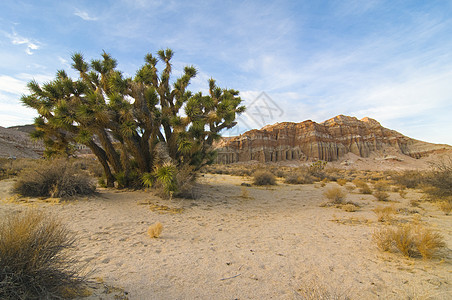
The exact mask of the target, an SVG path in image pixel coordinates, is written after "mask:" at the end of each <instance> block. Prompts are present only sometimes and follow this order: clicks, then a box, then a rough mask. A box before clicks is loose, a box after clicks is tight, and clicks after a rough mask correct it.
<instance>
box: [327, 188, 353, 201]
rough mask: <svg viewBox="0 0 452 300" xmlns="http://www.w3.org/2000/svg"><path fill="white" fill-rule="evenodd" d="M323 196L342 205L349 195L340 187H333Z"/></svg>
mask: <svg viewBox="0 0 452 300" xmlns="http://www.w3.org/2000/svg"><path fill="white" fill-rule="evenodd" d="M323 195H324V196H325V197H326V198H328V199H329V200H330V201H331V202H332V203H335V204H342V203H343V202H344V200H345V198H346V197H347V193H346V192H345V191H343V190H342V189H341V188H340V187H331V188H329V189H327V190H326V191H325V192H324V193H323Z"/></svg>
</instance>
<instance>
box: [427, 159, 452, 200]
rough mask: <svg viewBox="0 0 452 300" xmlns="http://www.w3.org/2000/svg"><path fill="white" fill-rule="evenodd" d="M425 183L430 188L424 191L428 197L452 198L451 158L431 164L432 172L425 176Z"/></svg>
mask: <svg viewBox="0 0 452 300" xmlns="http://www.w3.org/2000/svg"><path fill="white" fill-rule="evenodd" d="M425 183H426V184H427V185H429V186H430V189H428V190H427V191H426V192H427V194H429V195H430V197H432V198H436V199H437V198H447V197H452V157H449V158H448V159H443V160H442V161H440V162H439V163H435V164H432V171H431V172H430V173H428V174H427V175H426V180H425Z"/></svg>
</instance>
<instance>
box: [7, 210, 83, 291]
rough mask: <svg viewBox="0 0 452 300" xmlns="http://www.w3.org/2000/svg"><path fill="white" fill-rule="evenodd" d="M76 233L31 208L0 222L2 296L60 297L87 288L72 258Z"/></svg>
mask: <svg viewBox="0 0 452 300" xmlns="http://www.w3.org/2000/svg"><path fill="white" fill-rule="evenodd" d="M74 242H75V237H74V236H73V235H72V234H71V233H70V232H69V231H68V230H67V229H66V227H65V226H63V225H62V224H61V223H60V222H59V221H58V220H57V219H55V218H53V217H51V216H49V215H46V214H44V213H42V212H38V211H34V210H30V211H27V212H24V213H18V214H14V215H10V216H7V217H6V219H4V220H2V222H0V298H1V299H59V298H61V297H63V296H67V292H68V290H70V291H71V294H72V296H77V295H78V294H79V293H82V292H83V278H82V277H81V276H80V275H79V274H80V271H81V270H80V269H77V268H76V267H75V263H76V262H77V261H76V259H74V258H71V256H70V250H72V249H73V244H74Z"/></svg>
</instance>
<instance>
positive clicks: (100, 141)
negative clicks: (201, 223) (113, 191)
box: [21, 49, 245, 186]
mask: <svg viewBox="0 0 452 300" xmlns="http://www.w3.org/2000/svg"><path fill="white" fill-rule="evenodd" d="M157 54H158V55H157V57H154V56H153V55H152V54H147V55H146V57H145V64H144V66H143V67H141V68H140V69H139V70H138V71H137V73H136V75H135V77H134V78H127V77H124V76H123V74H122V73H121V72H120V71H118V70H117V69H116V65H117V63H116V60H114V59H113V58H112V57H111V56H110V55H109V54H107V53H105V52H104V53H103V54H102V59H99V60H92V61H91V62H90V63H87V62H86V61H85V59H84V58H83V56H82V54H80V53H75V54H74V55H73V56H72V60H73V64H72V67H73V68H74V69H75V70H77V71H78V73H79V78H78V79H77V80H73V79H71V78H70V77H68V75H67V73H66V72H65V71H58V72H57V74H56V78H55V79H54V80H53V81H51V82H49V83H46V84H44V85H42V86H40V85H39V84H38V83H37V82H36V81H31V82H29V83H28V88H29V90H30V92H31V94H30V95H28V96H23V97H22V99H21V101H22V102H23V103H24V104H25V105H26V106H28V107H31V108H33V109H35V110H36V111H37V112H38V114H39V116H38V117H37V118H36V119H35V126H36V131H35V132H34V133H32V137H34V138H39V139H43V140H44V143H45V145H46V152H45V154H46V155H47V156H51V155H54V154H61V153H63V154H65V155H69V154H70V153H71V151H72V149H71V147H73V146H74V145H75V144H76V143H79V144H84V145H86V146H87V147H88V148H89V149H91V151H92V152H93V153H94V155H96V157H97V158H98V160H99V162H100V163H101V164H102V166H103V169H104V173H105V177H106V179H107V185H108V186H113V184H114V181H115V180H116V181H118V182H119V183H120V186H130V185H133V184H136V183H137V182H140V180H137V179H139V178H141V176H142V175H143V174H146V173H147V174H148V173H150V172H153V171H154V168H155V167H156V165H157V164H158V163H159V161H158V159H157V156H158V155H157V152H158V151H157V148H158V149H159V151H160V152H162V149H163V151H164V152H165V155H166V157H168V159H169V160H171V162H172V163H173V164H174V165H176V166H180V165H182V164H188V165H191V166H193V168H194V169H197V168H199V167H201V166H202V165H204V164H206V163H209V162H210V161H211V160H212V158H213V155H214V152H213V151H212V149H211V146H212V143H213V141H214V140H215V139H217V138H218V137H219V136H220V135H219V133H220V131H221V130H223V129H225V128H232V127H234V126H235V125H236V122H235V119H236V116H237V114H240V113H242V112H243V111H244V110H245V107H244V106H240V103H241V102H242V100H241V99H240V97H239V92H238V91H235V90H231V89H221V88H219V87H218V86H217V85H216V84H215V80H213V79H210V80H209V95H202V93H200V92H199V93H196V94H192V93H191V92H190V91H188V90H187V87H188V85H189V84H190V80H191V79H192V78H193V77H195V76H196V73H197V71H196V69H195V68H194V67H193V66H187V67H185V68H184V72H183V75H182V76H181V77H180V78H178V79H176V80H175V81H171V71H172V66H171V58H172V56H173V51H172V50H170V49H166V50H160V51H158V53H157ZM158 62H162V63H163V65H164V68H163V71H161V72H159V71H158V70H157V63H158ZM182 111H184V112H185V113H184V114H183V113H182Z"/></svg>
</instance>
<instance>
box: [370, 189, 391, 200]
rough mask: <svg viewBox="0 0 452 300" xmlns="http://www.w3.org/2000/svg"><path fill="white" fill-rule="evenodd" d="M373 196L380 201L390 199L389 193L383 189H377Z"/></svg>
mask: <svg viewBox="0 0 452 300" xmlns="http://www.w3.org/2000/svg"><path fill="white" fill-rule="evenodd" d="M373 196H374V197H375V198H376V199H377V200H378V201H388V198H389V194H388V193H386V192H385V191H381V190H377V191H375V192H374V193H373Z"/></svg>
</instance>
